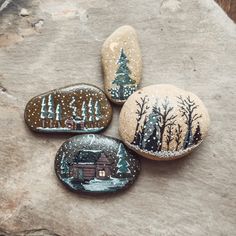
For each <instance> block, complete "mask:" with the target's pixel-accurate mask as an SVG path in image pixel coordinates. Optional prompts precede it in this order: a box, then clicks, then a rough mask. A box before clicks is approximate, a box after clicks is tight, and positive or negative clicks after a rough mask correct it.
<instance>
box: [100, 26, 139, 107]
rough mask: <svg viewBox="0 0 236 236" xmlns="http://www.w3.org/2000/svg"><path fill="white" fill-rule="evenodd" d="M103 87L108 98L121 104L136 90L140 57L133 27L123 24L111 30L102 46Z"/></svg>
mask: <svg viewBox="0 0 236 236" xmlns="http://www.w3.org/2000/svg"><path fill="white" fill-rule="evenodd" d="M102 66H103V72H104V88H105V93H106V94H107V96H108V98H109V99H110V100H111V101H112V102H114V103H117V104H123V103H124V102H125V101H126V100H127V98H128V97H129V96H130V95H131V94H132V93H133V92H135V91H136V90H137V87H138V85H139V83H140V80H141V74H142V58H141V51H140V47H139V43H138V37H137V33H136V31H135V29H134V28H133V27H131V26H128V25H125V26H122V27H120V28H118V29H117V30H116V31H115V32H113V33H112V34H111V35H110V36H109V37H108V38H107V39H106V41H105V42H104V44H103V47H102Z"/></svg>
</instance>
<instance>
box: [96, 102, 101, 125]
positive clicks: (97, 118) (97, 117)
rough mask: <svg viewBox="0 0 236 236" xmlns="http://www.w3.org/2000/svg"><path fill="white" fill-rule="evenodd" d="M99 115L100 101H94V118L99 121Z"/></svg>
mask: <svg viewBox="0 0 236 236" xmlns="http://www.w3.org/2000/svg"><path fill="white" fill-rule="evenodd" d="M101 117H102V114H101V106H100V102H99V101H96V102H95V120H96V121H99V120H100V119H101Z"/></svg>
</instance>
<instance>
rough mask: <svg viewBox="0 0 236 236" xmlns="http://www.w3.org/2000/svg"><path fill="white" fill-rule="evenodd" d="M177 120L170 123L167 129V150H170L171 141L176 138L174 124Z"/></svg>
mask: <svg viewBox="0 0 236 236" xmlns="http://www.w3.org/2000/svg"><path fill="white" fill-rule="evenodd" d="M174 124H175V122H173V123H171V124H170V125H168V126H167V130H166V133H167V135H166V150H167V151H169V150H170V143H171V142H172V141H173V140H174V135H173V126H174Z"/></svg>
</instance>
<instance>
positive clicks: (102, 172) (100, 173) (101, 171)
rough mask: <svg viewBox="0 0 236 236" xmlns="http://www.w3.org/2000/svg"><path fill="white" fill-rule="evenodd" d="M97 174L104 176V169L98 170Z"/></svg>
mask: <svg viewBox="0 0 236 236" xmlns="http://www.w3.org/2000/svg"><path fill="white" fill-rule="evenodd" d="M98 174H99V176H100V177H105V176H106V172H105V170H99V172H98Z"/></svg>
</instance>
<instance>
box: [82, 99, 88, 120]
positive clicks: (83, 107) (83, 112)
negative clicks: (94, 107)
mask: <svg viewBox="0 0 236 236" xmlns="http://www.w3.org/2000/svg"><path fill="white" fill-rule="evenodd" d="M81 111H82V114H81V116H82V119H83V121H84V122H86V121H87V106H86V103H85V101H83V103H82V107H81Z"/></svg>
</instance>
